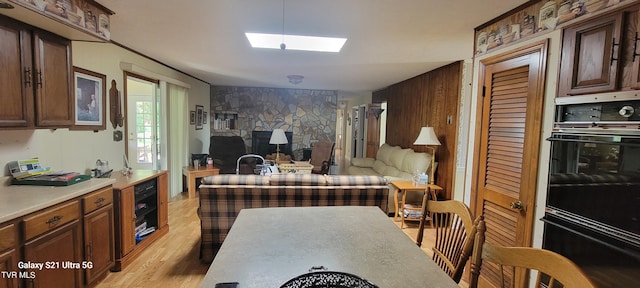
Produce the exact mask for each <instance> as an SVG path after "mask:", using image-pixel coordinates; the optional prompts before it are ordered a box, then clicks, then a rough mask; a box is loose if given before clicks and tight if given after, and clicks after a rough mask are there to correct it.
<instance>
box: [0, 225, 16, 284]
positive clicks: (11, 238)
mask: <svg viewBox="0 0 640 288" xmlns="http://www.w3.org/2000/svg"><path fill="white" fill-rule="evenodd" d="M17 246H18V232H17V228H16V225H14V224H8V225H3V226H0V271H4V272H13V271H15V272H17V270H18V269H17V268H16V267H17V263H18V252H17V251H18V250H17ZM0 287H2V288H14V287H15V288H17V287H18V279H17V278H12V277H2V278H0Z"/></svg>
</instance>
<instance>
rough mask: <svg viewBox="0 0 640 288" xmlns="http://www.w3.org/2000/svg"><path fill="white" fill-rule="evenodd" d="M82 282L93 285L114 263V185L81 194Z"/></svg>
mask: <svg viewBox="0 0 640 288" xmlns="http://www.w3.org/2000/svg"><path fill="white" fill-rule="evenodd" d="M83 206H84V213H85V215H84V249H85V251H84V255H85V257H84V260H85V261H87V263H90V264H89V265H90V266H91V268H90V269H85V270H84V271H85V274H84V276H85V284H86V285H94V284H96V283H97V282H98V281H99V280H101V279H102V278H104V277H105V276H106V275H107V273H108V272H109V270H110V269H111V268H113V265H115V261H116V260H115V223H114V221H115V218H114V208H113V189H111V187H109V188H105V189H102V190H99V191H96V192H94V193H91V194H89V195H87V196H85V197H83Z"/></svg>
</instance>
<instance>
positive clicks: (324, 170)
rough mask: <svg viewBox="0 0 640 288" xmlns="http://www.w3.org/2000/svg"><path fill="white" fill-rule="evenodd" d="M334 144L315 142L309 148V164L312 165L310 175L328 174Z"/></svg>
mask: <svg viewBox="0 0 640 288" xmlns="http://www.w3.org/2000/svg"><path fill="white" fill-rule="evenodd" d="M335 145H336V143H333V142H316V143H313V146H312V147H311V159H309V163H310V164H311V165H313V169H311V173H313V174H329V167H330V166H331V157H333V148H334V146H335Z"/></svg>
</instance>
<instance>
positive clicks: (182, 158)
mask: <svg viewBox="0 0 640 288" xmlns="http://www.w3.org/2000/svg"><path fill="white" fill-rule="evenodd" d="M167 88H168V92H169V93H168V95H167V97H168V100H167V102H168V103H169V105H168V108H169V109H168V110H169V111H168V115H169V117H168V119H167V122H168V124H169V125H168V127H169V131H168V133H167V134H168V146H169V149H168V150H169V153H168V156H169V157H168V158H169V163H168V164H169V194H170V196H169V198H171V197H174V196H177V195H178V194H180V193H181V192H182V167H183V166H186V165H187V160H188V159H189V152H188V137H189V135H188V134H187V131H189V130H188V128H189V127H188V126H189V118H188V113H187V99H188V96H189V89H187V88H185V87H182V86H178V85H175V84H171V83H167Z"/></svg>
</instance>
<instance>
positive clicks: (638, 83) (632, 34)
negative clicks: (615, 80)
mask: <svg viewBox="0 0 640 288" xmlns="http://www.w3.org/2000/svg"><path fill="white" fill-rule="evenodd" d="M624 20H625V25H624V27H625V29H624V37H625V39H627V41H626V45H625V49H624V50H623V52H624V54H623V59H624V60H625V61H624V63H625V66H624V68H625V69H624V70H623V72H627V70H631V73H623V75H627V74H631V76H630V77H629V78H630V79H629V83H628V84H627V81H626V77H625V78H623V82H622V83H623V87H624V86H629V87H630V88H631V89H640V31H639V27H640V6H635V7H633V8H630V9H628V10H627V11H626V13H625V19H624ZM628 67H631V68H630V69H627V68H628Z"/></svg>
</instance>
